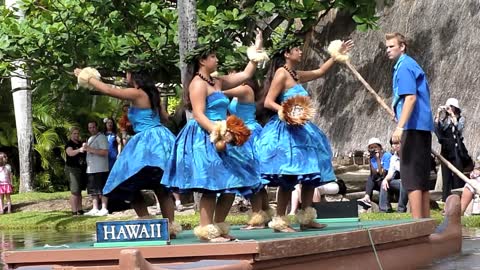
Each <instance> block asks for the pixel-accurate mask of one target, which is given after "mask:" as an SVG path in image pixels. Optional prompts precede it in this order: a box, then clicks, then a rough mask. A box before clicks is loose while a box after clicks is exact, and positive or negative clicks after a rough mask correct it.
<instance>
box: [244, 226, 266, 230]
mask: <svg viewBox="0 0 480 270" xmlns="http://www.w3.org/2000/svg"><path fill="white" fill-rule="evenodd" d="M265 228H267V226H266V225H246V226H243V227H241V228H240V230H261V229H265Z"/></svg>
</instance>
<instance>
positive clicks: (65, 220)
mask: <svg viewBox="0 0 480 270" xmlns="http://www.w3.org/2000/svg"><path fill="white" fill-rule="evenodd" d="M69 195H70V194H69V192H57V193H38V192H30V193H24V194H15V195H13V196H12V202H13V204H35V203H41V202H45V201H50V200H58V199H65V200H67V199H68V198H69ZM67 207H68V206H67ZM133 218H135V217H134V216H116V215H110V216H107V217H87V216H72V215H71V214H70V211H68V210H67V209H66V210H64V211H48V209H40V210H36V211H19V212H15V213H12V214H4V215H0V231H4V230H68V231H93V230H95V222H97V221H103V220H125V219H133ZM175 218H176V220H177V222H179V223H180V224H182V226H183V228H184V229H191V228H193V227H195V226H197V225H198V222H199V215H198V214H190V215H184V214H182V215H177V216H176V217H175ZM406 218H410V215H409V214H405V213H365V214H361V215H360V219H361V220H395V219H406ZM432 218H434V219H435V220H436V221H437V222H438V223H440V222H441V220H442V215H441V212H440V211H439V210H432ZM247 219H248V216H247V215H246V214H236V215H229V216H228V218H227V222H229V223H231V224H232V225H241V224H245V223H246V222H247ZM462 223H463V225H464V226H466V227H480V216H470V217H463V218H462Z"/></svg>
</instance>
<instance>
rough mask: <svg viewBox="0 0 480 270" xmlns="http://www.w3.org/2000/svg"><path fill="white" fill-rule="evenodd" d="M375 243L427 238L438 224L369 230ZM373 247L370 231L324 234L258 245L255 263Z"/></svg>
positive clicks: (419, 224) (408, 224) (412, 224)
mask: <svg viewBox="0 0 480 270" xmlns="http://www.w3.org/2000/svg"><path fill="white" fill-rule="evenodd" d="M369 230H370V235H371V237H372V240H373V242H374V243H375V244H383V243H389V242H397V241H403V240H408V239H413V238H419V237H424V236H428V235H430V234H431V233H433V232H434V231H435V221H434V220H432V219H425V220H419V221H414V222H411V223H406V224H397V225H392V226H383V227H377V228H370V229H369ZM366 246H371V242H370V238H369V235H368V231H367V230H366V229H359V230H356V231H350V232H342V233H334V234H325V235H318V236H312V237H300V238H288V239H282V240H275V241H265V242H260V243H259V248H260V250H259V254H258V255H257V256H256V258H255V260H258V261H263V260H273V259H279V258H283V257H296V256H305V255H311V254H319V253H326V252H332V251H339V250H348V249H354V248H360V247H366Z"/></svg>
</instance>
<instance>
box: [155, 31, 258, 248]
mask: <svg viewBox="0 0 480 270" xmlns="http://www.w3.org/2000/svg"><path fill="white" fill-rule="evenodd" d="M257 38H258V35H257ZM186 62H187V63H188V64H189V66H188V68H189V69H190V71H193V72H192V73H191V74H192V75H191V78H190V79H187V80H186V83H185V84H184V96H183V101H184V104H185V105H186V107H187V109H189V110H192V113H193V119H191V120H189V121H188V122H187V124H186V125H185V127H184V128H183V129H182V131H180V133H179V134H178V136H177V139H176V141H175V146H174V151H173V155H172V158H171V160H170V161H169V165H168V167H167V169H166V170H165V174H164V176H163V179H162V184H164V185H166V186H168V187H172V188H178V189H180V191H181V192H182V191H183V192H187V191H197V192H201V193H202V198H201V200H200V226H198V227H196V228H195V229H194V233H195V235H196V236H197V237H198V238H200V239H201V240H206V241H210V242H224V241H230V240H232V239H233V237H232V236H230V235H229V226H228V225H227V224H226V223H225V218H226V216H227V214H228V212H229V210H230V208H231V206H232V203H233V200H234V198H235V194H236V193H240V194H245V193H246V192H251V190H252V187H255V186H258V185H259V182H260V178H259V177H258V174H257V171H256V168H255V162H254V160H253V158H252V155H251V153H248V152H247V151H246V150H245V148H242V147H232V146H231V145H228V146H227V149H226V151H223V152H217V150H216V148H215V145H214V144H213V143H212V142H211V141H210V138H209V133H211V132H212V131H213V130H214V129H215V126H216V123H215V122H216V121H222V120H225V119H226V117H227V107H228V104H229V100H228V98H227V97H226V96H225V94H224V93H223V91H222V89H230V88H233V87H236V86H238V85H240V84H241V83H243V82H244V81H246V80H247V79H248V78H250V77H252V76H253V74H254V72H255V70H256V63H255V62H253V61H250V62H249V64H248V65H247V66H246V68H245V70H244V71H242V72H239V73H236V74H231V75H227V76H223V77H219V78H218V79H214V78H212V77H211V76H210V74H211V73H213V72H214V71H216V69H217V64H218V63H217V62H218V60H217V56H216V54H215V50H214V48H213V47H212V46H211V45H203V46H197V47H196V49H195V50H193V51H192V52H191V53H190V54H189V55H188V57H187V59H186ZM218 194H219V196H218V198H217V195H218Z"/></svg>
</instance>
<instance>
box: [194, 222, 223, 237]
mask: <svg viewBox="0 0 480 270" xmlns="http://www.w3.org/2000/svg"><path fill="white" fill-rule="evenodd" d="M193 234H195V236H196V237H198V238H199V239H201V240H211V239H215V238H217V237H219V236H220V235H221V231H220V229H219V228H218V226H217V225H214V224H208V225H206V226H197V227H195V228H194V229H193Z"/></svg>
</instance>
